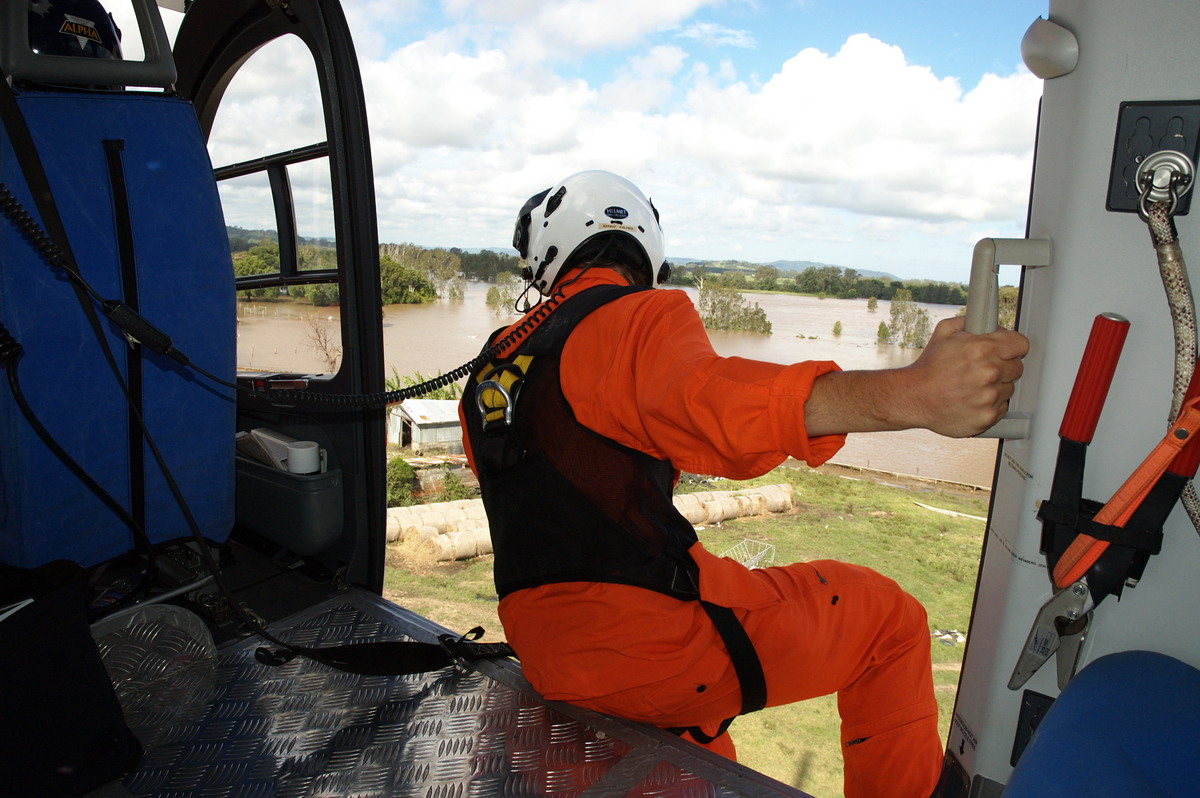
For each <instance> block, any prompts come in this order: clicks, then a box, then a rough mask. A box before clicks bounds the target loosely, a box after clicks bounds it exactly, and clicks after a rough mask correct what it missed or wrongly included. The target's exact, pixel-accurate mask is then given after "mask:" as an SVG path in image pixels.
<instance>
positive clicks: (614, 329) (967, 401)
mask: <svg viewBox="0 0 1200 798" xmlns="http://www.w3.org/2000/svg"><path fill="white" fill-rule="evenodd" d="M514 245H515V246H516V247H517V249H518V251H520V252H521V255H522V257H523V258H524V259H525V263H526V267H527V272H526V278H527V279H528V280H529V281H530V283H531V285H532V286H533V287H534V288H536V289H537V290H538V291H540V292H541V293H542V294H543V295H545V296H547V297H549V301H548V302H545V303H542V305H540V306H539V308H538V309H535V310H533V311H532V312H531V313H530V314H528V315H527V317H526V318H525V319H523V320H522V321H521V322H518V323H517V324H516V325H513V326H512V327H510V328H509V330H508V331H506V335H502V336H499V337H498V339H497V340H504V339H505V338H506V337H507V338H509V339H510V340H509V342H508V343H507V344H505V345H502V347H501V351H499V352H498V351H496V350H493V351H491V352H490V353H489V357H490V359H491V361H492V362H491V366H489V367H488V368H485V369H483V370H481V372H479V373H478V376H477V378H476V380H475V382H474V383H472V384H471V385H470V386H469V387H468V389H467V391H466V392H465V396H464V400H463V406H462V415H463V422H464V430H466V432H467V436H466V442H467V447H468V455H469V456H470V457H471V462H472V467H473V468H474V469H475V470H476V473H478V474H479V476H480V483H481V487H482V489H483V496H484V502H485V505H486V506H487V508H488V515H489V520H490V522H491V526H492V532H493V538H494V542H495V546H496V569H497V588H498V591H499V592H500V595H501V603H500V608H499V609H500V618H501V621H502V623H503V625H504V630H505V634H506V636H507V638H508V642H509V643H510V644H511V645H512V646H513V648H514V649H515V650H516V652H517V653H518V655H519V656H520V659H521V663H522V667H523V669H524V672H525V675H526V677H527V678H528V679H529V680H530V682H531V683H532V684H533V685H534V687H536V688H537V689H538V690H539V691H540V692H541V693H542V694H543V695H544V696H545V697H546V698H548V699H553V700H561V701H567V702H570V703H573V704H578V705H580V706H585V707H589V708H591V709H595V710H599V711H602V712H607V713H611V714H614V715H618V716H622V717H626V718H630V719H633V720H639V721H644V722H647V723H652V724H655V725H658V726H663V727H670V728H679V729H689V730H690V731H688V732H686V733H688V734H691V735H692V736H693V737H694V738H695V739H697V740H698V741H704V740H705V739H706V736H707V737H712V738H713V739H712V740H711V741H710V742H707V745H708V747H710V748H712V749H713V750H716V751H718V752H720V753H723V754H725V755H726V756H729V757H731V758H733V757H734V746H733V743H732V741H731V740H730V737H729V735H728V733H726V732H725V726H724V725H723V724H722V721H724V720H727V719H729V718H732V717H734V716H735V715H737V714H739V712H741V711H744V710H746V709H753V708H755V706H747V702H746V699H747V697H748V696H749V695H750V694H751V693H757V690H756V688H755V687H754V686H753V684H754V682H755V679H754V678H751V677H753V674H751V675H750V677H748V676H747V674H746V672H745V671H744V669H740V668H739V666H738V663H737V662H735V660H737V659H738V656H735V655H734V654H731V653H730V652H731V651H733V650H734V649H736V648H738V644H736V642H731V640H730V638H729V636H727V635H726V634H725V633H723V632H722V631H721V630H720V629H718V627H717V625H716V620H717V619H716V618H715V617H713V616H712V615H711V614H710V612H709V610H710V609H711V606H713V605H715V606H717V607H720V608H729V609H730V610H732V617H735V618H736V619H737V621H738V622H740V626H741V628H742V629H744V630H745V633H746V636H747V637H748V638H749V642H750V643H751V644H752V647H753V651H754V654H755V655H756V657H757V663H756V666H757V667H759V668H760V669H761V670H759V671H757V672H758V674H759V677H758V678H760V679H761V680H762V681H763V682H765V695H763V696H762V700H760V701H759V702H758V703H765V704H766V705H768V706H774V705H779V704H786V703H791V702H793V701H799V700H803V699H806V698H811V697H815V696H820V695H828V694H830V693H837V695H838V710H839V713H840V715H841V719H842V729H841V739H842V744H843V749H842V752H843V761H844V765H845V769H844V772H845V795H846V796H848V798H884V797H885V796H898V797H900V796H904V797H911V798H926V796H928V795H929V794H930V793H931V792H932V790H933V789H934V786H935V785H936V782H937V779H938V775H939V771H940V767H941V759H942V742H941V739H940V737H939V734H938V730H937V704H936V702H935V700H934V695H933V683H932V673H931V666H930V642H929V629H928V626H927V622H926V618H925V612H924V610H923V608H922V607H921V606H920V604H919V603H918V602H917V601H916V600H915V599H913V598H912V597H911V596H909V595H908V594H907V593H905V592H904V591H903V590H901V589H900V588H899V587H898V586H897V585H896V583H895V582H893V581H892V580H890V579H888V578H887V577H885V576H882V575H880V574H878V573H876V572H874V571H872V570H870V569H867V568H864V567H861V566H855V565H848V564H844V563H840V562H834V561H817V562H808V563H795V564H791V565H785V566H777V567H771V568H762V569H754V570H751V569H747V568H746V567H744V566H743V565H741V564H740V563H737V562H734V561H732V560H729V559H724V558H719V557H716V556H714V555H712V554H710V553H709V552H708V551H706V550H705V549H704V547H703V545H702V544H701V543H699V542H698V541H696V539H695V534H694V531H692V530H691V528H690V525H686V522H683V524H685V525H686V529H685V528H684V527H683V526H681V525H680V523H679V522H680V521H681V519H682V517H681V516H680V517H679V518H674V516H673V515H672V513H673V512H674V511H673V507H672V508H670V509H668V507H669V502H670V495H669V494H670V484H665V485H664V482H667V483H669V482H670V481H671V480H673V479H675V478H677V477H678V473H679V471H680V470H687V471H689V472H694V473H699V474H709V475H720V476H725V477H730V478H734V479H744V478H749V477H754V476H759V475H761V474H764V473H766V472H767V471H769V470H770V469H772V468H774V467H775V466H777V465H779V464H780V463H781V462H782V461H783V460H784V459H785V458H787V457H789V456H791V457H796V458H797V459H800V460H804V461H806V462H808V463H809V464H810V465H818V464H820V463H822V462H824V461H825V460H827V459H828V458H829V457H830V456H832V455H833V454H834V452H836V451H837V450H838V448H839V447H840V446H841V445H842V443H843V441H844V438H845V434H846V433H851V432H869V431H878V430H894V429H905V428H913V427H921V428H927V429H932V430H934V431H936V432H939V433H942V434H946V435H951V436H960V437H961V436H968V435H973V434H976V433H978V432H980V431H982V430H983V429H986V428H987V427H988V426H989V425H991V424H992V423H994V422H995V421H996V420H997V419H998V418H1000V417H1001V416H1002V415H1003V414H1004V412H1005V410H1006V408H1007V402H1008V398H1009V397H1010V396H1011V394H1012V391H1013V382H1014V381H1015V380H1016V379H1017V378H1018V377H1019V376H1020V374H1021V358H1022V357H1023V356H1024V354H1025V352H1026V351H1027V346H1028V344H1027V342H1026V340H1025V339H1024V337H1023V336H1021V335H1019V334H1017V333H1013V332H1008V331H1004V330H1001V331H998V332H996V333H992V334H990V335H984V336H975V335H970V334H968V333H965V332H964V331H963V329H962V320H961V319H958V320H948V321H944V322H942V323H941V324H939V325H938V327H937V329H936V330H935V332H934V335H933V337H932V339H931V340H930V342H929V345H928V346H927V347H926V348H925V350H924V351H923V353H922V354H921V356H920V358H919V359H918V360H917V361H916V362H915V363H913V364H912V365H911V366H908V367H907V368H904V369H894V370H883V371H870V372H842V371H840V370H839V369H838V367H837V366H836V364H834V363H829V362H803V363H796V364H792V365H779V364H774V363H765V362H759V361H754V360H747V359H743V358H722V357H719V356H717V355H716V353H715V352H714V351H713V349H712V347H711V345H710V343H709V341H708V336H707V334H706V333H705V330H704V327H703V324H702V322H701V320H700V318H699V315H698V314H697V312H696V310H695V308H694V306H693V305H692V302H691V300H690V299H689V297H688V296H687V295H686V294H685V293H683V292H681V291H670V290H645V289H641V290H639V289H637V288H629V287H628V286H630V285H631V284H632V285H634V286H646V287H654V286H657V285H658V284H659V283H660V282H662V281H664V280H665V279H666V277H667V274H668V267H667V266H666V263H665V261H664V258H663V239H662V232H661V229H660V227H659V224H658V215H657V211H656V210H655V209H654V207H653V205H652V204H651V203H650V202H649V200H647V199H646V198H645V197H644V195H643V194H642V193H641V192H640V191H639V190H638V189H637V188H636V187H635V186H634V185H633V184H632V183H629V182H628V181H627V180H624V179H623V178H620V177H618V176H616V175H613V174H611V173H607V172H583V173H580V174H577V175H572V176H571V177H568V178H567V179H565V180H564V181H563V182H562V183H560V184H558V185H557V186H555V187H554V188H552V189H550V190H548V191H546V192H542V193H541V194H539V195H537V196H535V197H534V198H532V199H531V200H530V202H529V203H527V205H526V207H525V208H524V209H523V210H522V212H521V215H520V217H519V219H518V224H517V232H516V236H515V239H514ZM605 292H608V293H607V294H606V293H605ZM601 295H603V297H604V298H602V299H599V298H597V297H600V296H601ZM585 297H591V299H585ZM576 298H578V299H576ZM585 302H588V303H589V304H590V305H594V307H590V306H589V307H588V308H586V309H582V310H581V309H580V308H581V307H582V306H583V305H584V303H585ZM570 308H573V309H574V310H573V311H568V309H570ZM547 311H548V312H547ZM556 314H557V315H556ZM545 319H553V320H556V324H557V328H558V329H554V327H555V325H554V324H545V323H543V322H544V320H545ZM514 331H516V332H515V335H513V333H514ZM535 342H536V343H535ZM531 352H532V353H533V354H532V355H530V353H531ZM520 355H528V356H529V362H532V363H540V362H542V361H544V362H545V363H546V364H549V365H546V366H544V368H543V370H542V371H540V372H539V371H534V370H532V369H529V370H527V371H514V370H513V368H512V364H513V363H514V362H517V361H519V360H520V358H519V356H520ZM497 364H499V366H500V367H499V368H496V365H497ZM527 368H528V366H527V365H521V369H522V370H524V369H527ZM505 373H509V374H510V376H508V377H505V376H504V374H505ZM543 374H546V375H549V376H540V375H543ZM546 396H552V397H558V399H557V400H556V401H551V400H548V399H545V398H544V397H546ZM505 410H507V412H508V413H509V414H510V415H509V416H507V417H506V416H505V415H504V412H505ZM489 413H490V415H489ZM487 419H492V421H488V420H487ZM500 441H504V442H503V443H500ZM514 441H515V443H514ZM531 469H543V470H531ZM664 474H666V475H668V476H669V477H670V479H669V480H664V478H663V475H664ZM646 475H649V476H646ZM505 480H508V481H505ZM561 496H567V497H569V498H565V499H560V498H559V497H561ZM571 497H573V498H571ZM675 515H677V514H675ZM537 530H541V531H537ZM626 530H633V532H632V539H633V540H635V541H637V542H636V543H634V544H631V545H630V547H629V548H625V549H621V552H619V553H613V552H610V551H609V550H608V549H606V548H603V545H607V543H605V544H598V543H597V541H598V540H602V541H610V540H616V539H624V537H628V535H625V532H626ZM663 530H669V531H667V532H663ZM623 536H624V537H623ZM597 545H601V546H602V547H601V548H595V546H597ZM614 545H624V544H614ZM589 547H591V548H589ZM551 549H553V550H554V552H555V554H554V555H553V556H551V555H549V554H546V552H547V551H548V550H551ZM649 549H661V550H662V551H665V552H668V553H667V554H664V555H662V556H661V557H660V558H659V560H655V561H653V562H649V563H648V564H647V561H646V560H645V558H644V557H643V555H644V554H645V552H646V551H647V550H649ZM531 562H532V564H531ZM663 562H666V563H667V565H666V566H663ZM680 563H683V565H680ZM623 564H625V565H623ZM664 568H665V570H664ZM672 569H674V570H672ZM681 569H682V570H681ZM681 572H687V573H689V574H691V577H690V579H691V581H690V582H689V583H688V584H689V585H691V586H693V587H694V588H695V589H694V590H690V588H685V589H682V590H677V589H676V588H677V583H678V581H679V579H678V574H679V573H681ZM663 573H667V574H668V575H667V576H665V577H664V576H653V575H647V574H663ZM670 574H674V575H675V576H671V575H670ZM685 581H686V580H685ZM689 591H690V592H689ZM705 605H710V606H707V607H706V606H705ZM753 659H754V658H753V657H751V660H753ZM743 664H744V663H743ZM750 670H754V668H751V669H750ZM743 679H746V680H747V681H746V682H743V681H742V680H743ZM750 703H751V704H754V702H753V701H751V702H750Z"/></svg>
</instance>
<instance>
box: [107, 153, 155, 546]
mask: <svg viewBox="0 0 1200 798" xmlns="http://www.w3.org/2000/svg"><path fill="white" fill-rule="evenodd" d="M103 146H104V161H105V165H106V166H107V167H108V181H109V186H110V188H111V190H112V209H113V222H114V226H115V228H116V229H115V231H114V232H115V234H116V243H117V259H118V265H119V266H120V271H121V298H122V300H123V301H124V303H125V304H126V305H128V306H129V307H130V308H132V309H133V311H134V312H137V310H138V304H139V300H138V275H137V258H136V256H135V254H134V248H133V218H132V213H131V211H130V208H129V188H128V186H127V185H126V183H125V165H124V163H123V162H122V160H121V153H122V152H123V151H124V149H125V142H124V141H122V140H120V139H105V140H104V142H103ZM125 375H126V378H125V379H126V384H127V385H128V387H129V409H128V419H127V426H128V430H129V434H128V444H127V445H128V447H129V511H130V513H132V514H133V517H134V518H135V519H137V522H138V524H140V525H141V526H142V528H143V529H144V528H145V526H146V457H145V449H144V448H143V444H142V430H141V418H142V414H143V411H144V410H145V393H144V387H145V384H144V381H143V371H142V348H141V346H135V345H131V346H127V347H126V348H125Z"/></svg>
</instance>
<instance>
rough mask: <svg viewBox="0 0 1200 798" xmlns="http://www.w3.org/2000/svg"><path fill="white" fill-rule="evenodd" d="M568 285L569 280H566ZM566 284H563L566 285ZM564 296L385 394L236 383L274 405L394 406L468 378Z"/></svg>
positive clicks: (513, 343) (516, 340) (560, 293)
mask: <svg viewBox="0 0 1200 798" xmlns="http://www.w3.org/2000/svg"><path fill="white" fill-rule="evenodd" d="M568 284H569V283H568ZM565 287H566V285H564V286H563V288H565ZM565 298H566V295H565V294H564V293H563V291H562V288H559V289H558V290H556V291H555V292H554V293H553V294H552V295H551V296H550V298H549V299H547V300H546V301H545V302H543V303H542V304H540V305H538V306H537V307H536V308H534V310H533V312H532V313H531V314H529V316H527V317H526V318H525V319H524V320H523V321H522V322H521V323H520V325H518V326H517V327H515V328H514V329H513V330H512V332H510V333H509V334H508V335H506V336H504V337H503V338H501V339H500V340H499V341H496V343H494V344H492V345H491V346H489V347H488V348H486V349H484V350H483V351H482V352H480V353H479V354H478V355H476V356H475V357H473V358H472V359H471V360H469V361H467V362H466V363H464V364H462V365H461V366H459V367H458V368H455V369H451V370H450V371H448V372H446V373H445V374H439V375H438V376H436V377H434V378H432V379H429V380H426V381H425V382H422V383H420V384H418V385H410V386H409V387H407V388H400V389H398V390H395V391H386V392H384V393H370V394H336V393H309V392H308V391H296V390H285V389H280V390H273V389H267V390H263V391H260V390H255V389H252V388H246V387H244V386H238V388H239V390H242V391H248V392H249V393H252V394H254V395H256V396H260V397H263V398H265V399H266V400H267V401H269V402H271V403H272V404H277V405H299V404H303V405H304V406H306V407H312V408H317V409H327V410H328V409H336V410H343V409H350V408H353V409H377V408H381V407H387V406H388V405H394V404H397V403H398V402H403V401H404V400H405V399H415V398H417V397H419V396H425V395H426V394H429V393H432V392H433V391H436V390H438V389H439V388H445V387H446V386H448V385H451V384H453V383H456V382H458V381H459V380H461V379H464V378H466V377H469V376H470V375H471V374H474V373H475V372H476V371H478V370H479V369H480V368H482V367H483V366H484V364H486V363H487V362H488V361H490V360H493V359H495V358H498V357H500V355H502V354H503V353H504V352H506V351H508V350H509V349H511V348H512V347H514V346H516V345H517V344H518V343H520V341H521V339H523V338H524V337H525V336H527V335H529V334H530V333H531V332H533V331H534V329H535V328H537V326H538V325H539V324H541V323H542V322H543V321H545V320H546V317H547V316H549V315H550V312H551V311H553V310H554V308H556V307H558V304H559V303H560V302H562V300H563V299H565Z"/></svg>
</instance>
